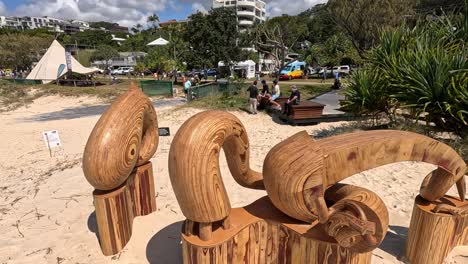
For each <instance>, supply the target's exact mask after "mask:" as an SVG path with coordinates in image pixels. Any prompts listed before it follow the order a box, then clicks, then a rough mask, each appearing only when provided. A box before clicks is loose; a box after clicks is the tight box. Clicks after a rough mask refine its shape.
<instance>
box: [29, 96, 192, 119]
mask: <svg viewBox="0 0 468 264" xmlns="http://www.w3.org/2000/svg"><path fill="white" fill-rule="evenodd" d="M184 103H185V100H184V99H179V98H176V99H164V100H157V101H154V102H153V106H154V107H156V108H158V107H167V106H178V105H181V104H184ZM109 106H110V105H109V104H101V105H92V106H80V107H69V108H65V109H63V110H60V111H54V112H49V113H41V114H37V115H34V116H32V117H28V118H23V119H20V121H22V122H47V121H54V120H70V119H77V118H83V117H89V116H100V115H102V114H103V113H104V111H106V110H107V108H109Z"/></svg>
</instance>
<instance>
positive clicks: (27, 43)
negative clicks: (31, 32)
mask: <svg viewBox="0 0 468 264" xmlns="http://www.w3.org/2000/svg"><path fill="white" fill-rule="evenodd" d="M52 41H53V37H52V36H47V37H38V36H28V35H27V34H24V33H13V34H2V35H0V67H8V68H13V69H18V70H26V69H28V68H31V66H32V63H33V62H37V61H38V60H39V59H40V58H41V56H42V55H43V54H44V53H45V52H46V51H47V48H48V47H49V46H50V44H51V43H52Z"/></svg>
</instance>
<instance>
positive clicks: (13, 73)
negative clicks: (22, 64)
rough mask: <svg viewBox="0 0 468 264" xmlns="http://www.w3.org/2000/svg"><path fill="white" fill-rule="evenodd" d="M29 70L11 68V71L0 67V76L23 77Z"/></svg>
mask: <svg viewBox="0 0 468 264" xmlns="http://www.w3.org/2000/svg"><path fill="white" fill-rule="evenodd" d="M28 74H29V72H28V71H23V70H19V71H16V70H13V71H6V70H3V69H0V78H5V77H10V78H14V79H15V78H19V79H24V78H26V76H28Z"/></svg>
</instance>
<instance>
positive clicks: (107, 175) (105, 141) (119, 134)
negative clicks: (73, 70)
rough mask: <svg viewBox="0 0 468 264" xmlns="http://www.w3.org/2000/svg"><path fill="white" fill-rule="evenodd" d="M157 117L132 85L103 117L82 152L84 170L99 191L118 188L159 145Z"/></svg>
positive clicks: (144, 96) (152, 108)
mask: <svg viewBox="0 0 468 264" xmlns="http://www.w3.org/2000/svg"><path fill="white" fill-rule="evenodd" d="M158 142H159V138H158V119H157V116H156V111H155V110H154V107H153V105H152V104H151V101H150V100H149V99H148V97H146V95H144V94H143V92H141V91H140V89H139V88H138V87H136V86H135V85H134V84H132V86H131V88H130V89H129V90H128V92H126V93H125V94H123V95H122V96H120V97H119V98H118V99H117V100H116V101H115V102H114V103H113V104H112V105H111V106H110V108H109V109H108V110H107V111H106V112H105V113H104V114H103V115H102V116H101V118H100V119H99V121H98V122H97V124H96V125H95V127H94V129H93V131H92V132H91V135H90V136H89V139H88V143H87V144H86V148H85V151H84V155H83V171H84V174H85V177H86V179H87V180H88V182H89V183H90V184H91V185H92V186H94V188H96V189H98V190H112V189H115V188H117V187H119V186H120V185H121V184H122V183H123V182H124V181H125V180H126V179H127V178H128V176H129V175H130V173H132V171H133V169H134V168H135V166H140V165H143V164H145V163H147V162H148V161H149V160H150V159H151V157H153V155H154V153H155V152H156V149H157V148H158Z"/></svg>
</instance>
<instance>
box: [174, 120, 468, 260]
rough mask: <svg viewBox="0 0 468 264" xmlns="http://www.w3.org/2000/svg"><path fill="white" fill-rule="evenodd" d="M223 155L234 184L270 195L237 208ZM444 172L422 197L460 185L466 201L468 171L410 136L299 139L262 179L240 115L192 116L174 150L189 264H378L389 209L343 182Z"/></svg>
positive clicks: (432, 178)
mask: <svg viewBox="0 0 468 264" xmlns="http://www.w3.org/2000/svg"><path fill="white" fill-rule="evenodd" d="M221 148H223V149H224V152H225V154H226V158H227V162H228V166H229V169H230V171H231V174H232V176H233V177H234V179H235V180H236V181H237V182H238V183H239V184H240V185H242V186H244V187H247V188H254V189H265V190H266V191H267V193H268V197H265V198H262V199H260V200H258V201H256V202H254V203H253V204H251V205H249V206H247V207H244V208H236V209H232V208H231V205H230V202H229V199H228V196H227V192H226V189H225V187H224V184H223V181H222V177H221V173H220V169H219V154H220V151H221ZM411 160H414V161H422V162H428V163H432V164H435V165H437V166H438V168H437V169H436V170H435V171H434V172H432V173H431V174H429V175H428V176H427V177H426V178H425V181H424V183H423V185H422V187H421V192H420V195H421V197H423V198H424V199H426V200H428V201H435V200H438V199H440V198H441V197H443V195H444V194H445V193H446V192H447V191H448V189H449V188H450V187H451V186H452V185H454V184H455V183H457V187H459V193H460V197H461V199H462V200H463V199H464V193H465V189H464V187H463V185H464V177H463V175H464V173H465V170H466V164H465V162H464V161H463V160H461V158H460V157H459V156H458V154H457V153H456V152H455V151H454V150H453V149H451V148H450V147H448V146H447V145H445V144H442V143H440V142H438V141H435V140H433V139H430V138H428V137H425V136H421V135H418V134H414V133H409V132H402V131H372V132H358V133H352V134H348V135H342V136H336V137H331V138H327V139H323V140H318V141H315V140H313V139H312V138H311V137H310V136H309V135H308V134H307V133H305V132H301V133H298V134H296V135H294V136H292V137H291V138H289V139H287V140H285V141H283V142H282V143H280V144H278V145H277V146H275V147H274V148H273V149H272V150H271V151H270V152H269V154H268V155H267V157H266V159H265V162H264V166H263V174H261V173H259V172H255V171H253V170H252V169H251V168H250V167H249V141H248V137H247V133H246V131H245V128H244V127H243V125H242V123H241V122H240V121H239V120H238V119H237V118H236V117H235V116H233V115H231V114H228V113H224V112H219V111H209V112H204V113H200V114H198V115H196V116H194V117H192V118H191V119H189V120H188V121H187V122H186V123H185V124H184V125H183V126H182V127H181V128H180V129H179V131H178V133H177V134H176V136H175V138H174V141H173V143H172V145H171V150H170V153H169V174H170V177H171V182H172V186H173V189H174V192H175V194H176V197H177V200H178V202H179V204H180V207H181V209H182V212H183V214H184V215H185V216H186V217H187V220H186V222H185V224H184V227H183V235H182V240H183V258H184V262H185V263H270V262H272V263H370V258H371V253H370V252H371V251H372V250H373V249H375V248H376V247H378V245H379V244H380V243H381V242H382V240H383V238H384V236H385V233H386V231H387V226H388V212H387V208H386V207H385V205H384V203H383V202H382V200H381V199H380V198H379V197H378V196H377V195H376V194H375V193H373V192H371V191H369V190H366V189H364V188H360V187H357V186H351V185H340V184H338V183H339V182H340V181H341V180H343V179H345V178H347V177H350V176H352V175H354V174H356V173H359V172H362V171H365V170H368V169H371V168H375V167H378V166H382V165H385V164H389V163H394V162H399V161H411Z"/></svg>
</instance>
